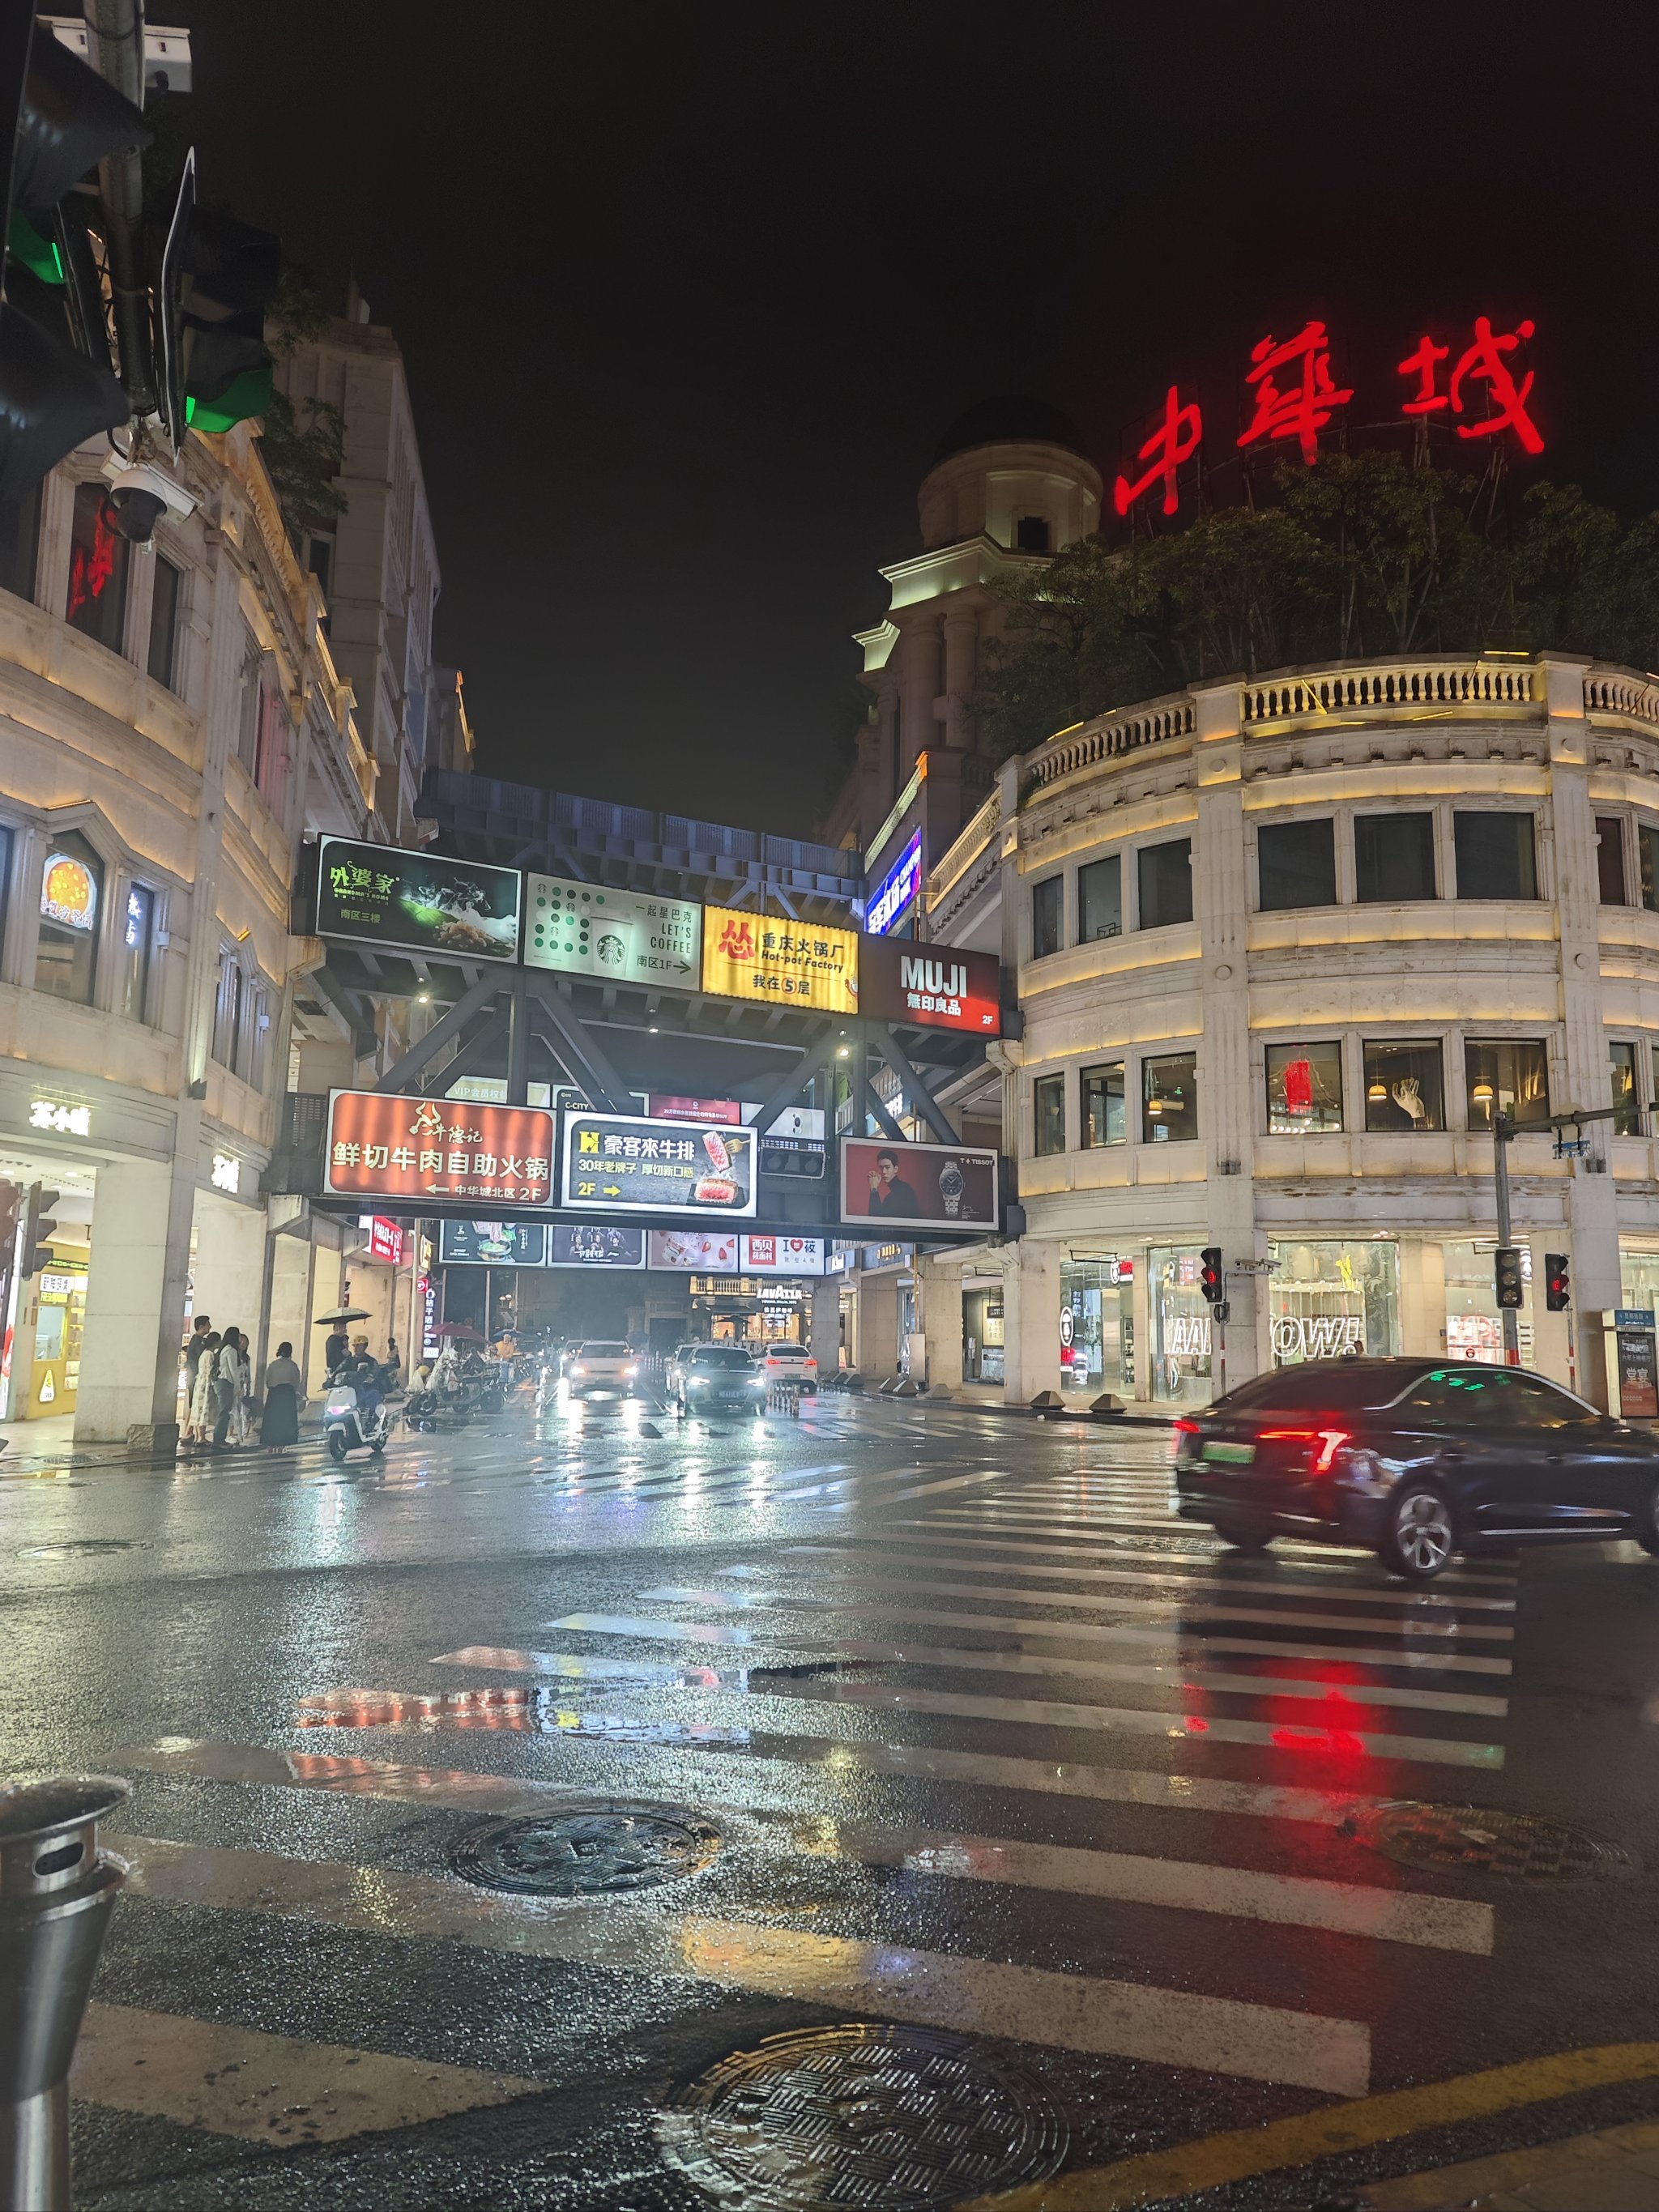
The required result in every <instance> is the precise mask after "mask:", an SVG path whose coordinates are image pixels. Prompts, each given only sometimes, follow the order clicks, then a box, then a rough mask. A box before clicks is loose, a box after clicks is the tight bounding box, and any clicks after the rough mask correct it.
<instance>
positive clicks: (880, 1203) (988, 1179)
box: [841, 1137, 997, 1229]
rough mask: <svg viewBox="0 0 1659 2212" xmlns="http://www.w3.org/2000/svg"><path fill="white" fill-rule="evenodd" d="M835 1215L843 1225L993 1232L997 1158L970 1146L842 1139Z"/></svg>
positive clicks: (873, 1139) (869, 1138)
mask: <svg viewBox="0 0 1659 2212" xmlns="http://www.w3.org/2000/svg"><path fill="white" fill-rule="evenodd" d="M841 1211H842V1219H843V1220H844V1221H879V1222H888V1221H892V1222H903V1223H905V1224H907V1225H908V1226H909V1227H910V1228H912V1229H966V1228H971V1227H975V1226H979V1227H982V1228H987V1229H994V1228H995V1226H996V1223H997V1156H996V1154H995V1153H994V1152H987V1151H981V1149H980V1148H979V1147H978V1146H973V1145H902V1144H900V1145H895V1144H889V1143H888V1142H887V1141H886V1139H884V1138H881V1137H868V1138H866V1137H843V1138H842V1146H841Z"/></svg>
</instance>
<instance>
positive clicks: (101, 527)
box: [64, 482, 131, 653]
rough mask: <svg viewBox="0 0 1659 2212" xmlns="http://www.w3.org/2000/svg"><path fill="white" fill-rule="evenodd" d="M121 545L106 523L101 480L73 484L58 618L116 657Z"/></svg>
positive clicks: (121, 619) (121, 626)
mask: <svg viewBox="0 0 1659 2212" xmlns="http://www.w3.org/2000/svg"><path fill="white" fill-rule="evenodd" d="M130 551H131V548H130V546H129V545H128V544H127V541H126V539H125V538H123V537H122V536H121V535H120V533H119V532H118V531H117V530H116V528H115V526H114V524H113V522H112V520H111V510H110V506H109V501H108V496H107V495H106V490H105V488H104V485H103V484H102V483H101V482H100V483H83V484H77V485H76V488H75V513H74V518H73V520H72V521H71V523H70V580H69V598H68V600H67V601H66V603H65V605H64V619H65V620H66V621H67V622H68V623H69V624H70V628H71V629H78V630H80V631H81V632H82V635H84V636H87V637H92V638H96V639H97V641H98V642H99V644H100V645H106V646H108V647H109V649H110V651H111V652H112V653H119V651H120V650H121V644H122V638H123V635H124V633H125V629H126V621H127V556H128V554H129V552H130Z"/></svg>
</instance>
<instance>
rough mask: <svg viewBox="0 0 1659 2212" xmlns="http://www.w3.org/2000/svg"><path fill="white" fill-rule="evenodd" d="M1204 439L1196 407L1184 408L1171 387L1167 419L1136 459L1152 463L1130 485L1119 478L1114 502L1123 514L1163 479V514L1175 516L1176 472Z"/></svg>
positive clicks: (1168, 394) (1177, 388)
mask: <svg viewBox="0 0 1659 2212" xmlns="http://www.w3.org/2000/svg"><path fill="white" fill-rule="evenodd" d="M1203 440H1204V417H1203V416H1202V415H1200V413H1199V410H1198V409H1197V407H1196V406H1195V405H1192V406H1186V407H1183V406H1182V404H1181V392H1180V389H1179V387H1178V386H1176V385H1173V384H1172V385H1171V386H1170V389H1169V392H1168V393H1167V395H1166V396H1165V398H1164V420H1163V422H1162V423H1161V424H1160V425H1159V427H1158V428H1157V429H1156V430H1154V431H1153V433H1152V436H1151V437H1150V438H1148V439H1147V441H1146V444H1145V445H1144V446H1143V447H1141V449H1140V451H1139V453H1138V454H1137V455H1136V456H1135V458H1136V459H1137V460H1141V461H1150V462H1151V463H1152V466H1151V468H1149V469H1148V470H1147V471H1146V475H1145V476H1144V477H1136V479H1135V481H1134V483H1130V482H1129V481H1128V479H1127V477H1119V478H1118V480H1117V483H1116V484H1115V487H1114V489H1113V492H1112V501H1113V504H1114V506H1115V507H1116V508H1117V511H1118V513H1120V514H1127V513H1128V512H1129V509H1130V508H1131V507H1133V505H1134V503H1135V501H1137V500H1138V499H1139V497H1140V496H1141V495H1142V494H1143V493H1144V492H1147V491H1150V490H1151V489H1152V486H1153V485H1154V484H1155V483H1157V482H1158V478H1159V477H1162V478H1163V479H1164V513H1165V514H1173V513H1175V511H1176V506H1177V505H1178V503H1179V501H1178V495H1177V494H1176V471H1177V470H1178V469H1179V468H1180V466H1181V464H1182V462H1183V461H1189V460H1191V459H1192V457H1193V455H1194V453H1196V452H1197V451H1198V449H1199V447H1200V445H1201V444H1202V443H1203Z"/></svg>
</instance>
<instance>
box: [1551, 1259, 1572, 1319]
mask: <svg viewBox="0 0 1659 2212" xmlns="http://www.w3.org/2000/svg"><path fill="white" fill-rule="evenodd" d="M1571 1303H1572V1277H1571V1273H1569V1271H1568V1267H1567V1255H1566V1254H1565V1252H1546V1253H1545V1255H1544V1308H1545V1310H1546V1312H1547V1313H1565V1311H1566V1310H1567V1308H1568V1307H1569V1306H1570V1305H1571Z"/></svg>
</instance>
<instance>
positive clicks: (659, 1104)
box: [647, 1091, 743, 1128]
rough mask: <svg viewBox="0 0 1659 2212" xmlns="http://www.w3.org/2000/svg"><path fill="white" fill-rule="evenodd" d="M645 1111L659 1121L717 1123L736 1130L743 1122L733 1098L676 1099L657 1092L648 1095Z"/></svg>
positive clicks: (739, 1107)
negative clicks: (648, 1102)
mask: <svg viewBox="0 0 1659 2212" xmlns="http://www.w3.org/2000/svg"><path fill="white" fill-rule="evenodd" d="M647 1112H648V1113H649V1114H650V1115H652V1116H653V1119H654V1120H656V1121H718V1122H720V1124H721V1125H722V1126H727V1125H729V1126H730V1127H733V1128H736V1127H738V1126H739V1125H740V1124H741V1122H742V1121H743V1108H742V1107H741V1106H740V1105H739V1104H738V1102H737V1100H736V1099H735V1098H678V1097H667V1096H665V1095H664V1094H663V1093H662V1092H661V1091H652V1093H651V1094H650V1104H649V1106H648V1107H647Z"/></svg>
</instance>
